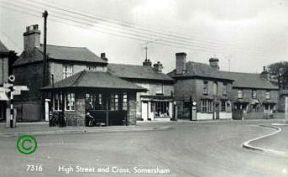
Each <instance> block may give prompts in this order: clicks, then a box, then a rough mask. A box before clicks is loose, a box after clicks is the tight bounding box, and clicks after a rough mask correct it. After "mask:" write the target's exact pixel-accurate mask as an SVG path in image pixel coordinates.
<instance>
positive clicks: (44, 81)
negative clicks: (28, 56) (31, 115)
mask: <svg viewBox="0 0 288 177" xmlns="http://www.w3.org/2000/svg"><path fill="white" fill-rule="evenodd" d="M42 17H43V18H44V36H43V40H44V41H43V76H42V87H45V86H47V85H48V83H49V79H48V67H47V65H48V62H47V60H48V59H47V50H46V48H47V17H48V12H47V11H46V10H45V11H44V12H43V13H42ZM45 97H46V94H45V93H42V99H41V102H42V103H41V105H42V106H41V107H42V108H41V110H42V111H41V112H42V113H41V114H40V116H41V117H42V119H43V120H45V116H46V109H45V104H46V102H45Z"/></svg>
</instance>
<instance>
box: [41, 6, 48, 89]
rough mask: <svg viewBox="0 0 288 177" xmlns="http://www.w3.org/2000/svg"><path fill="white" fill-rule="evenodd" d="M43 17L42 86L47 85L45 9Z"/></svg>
mask: <svg viewBox="0 0 288 177" xmlns="http://www.w3.org/2000/svg"><path fill="white" fill-rule="evenodd" d="M42 17H43V18H44V44H43V82H42V86H43V87H45V86H46V85H47V81H48V78H47V52H46V46H47V17H48V12H47V11H46V10H45V11H44V12H43V14H42Z"/></svg>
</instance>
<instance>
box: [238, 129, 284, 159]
mask: <svg viewBox="0 0 288 177" xmlns="http://www.w3.org/2000/svg"><path fill="white" fill-rule="evenodd" d="M264 127H269V128H273V129H275V130H276V131H274V132H272V133H269V134H267V135H263V136H260V137H257V138H253V139H250V140H248V141H245V142H244V143H242V147H244V148H247V149H253V150H258V151H263V152H268V153H273V154H276V155H281V156H287V157H288V153H287V152H283V151H277V150H273V149H267V148H261V147H257V146H252V145H250V143H251V142H253V141H257V140H260V139H263V138H266V137H269V136H273V135H275V134H277V133H280V132H281V131H282V129H281V128H280V127H275V126H264Z"/></svg>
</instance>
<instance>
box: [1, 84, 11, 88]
mask: <svg viewBox="0 0 288 177" xmlns="http://www.w3.org/2000/svg"><path fill="white" fill-rule="evenodd" d="M3 86H4V87H5V88H8V87H11V86H13V84H10V83H4V84H3Z"/></svg>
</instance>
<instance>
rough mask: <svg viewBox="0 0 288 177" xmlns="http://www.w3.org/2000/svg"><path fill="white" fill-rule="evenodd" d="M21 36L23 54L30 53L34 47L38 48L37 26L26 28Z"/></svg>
mask: <svg viewBox="0 0 288 177" xmlns="http://www.w3.org/2000/svg"><path fill="white" fill-rule="evenodd" d="M23 36H24V51H25V52H31V51H32V50H33V49H34V48H35V47H40V30H39V29H38V25H37V24H35V25H30V26H27V27H26V32H24V33H23Z"/></svg>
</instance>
